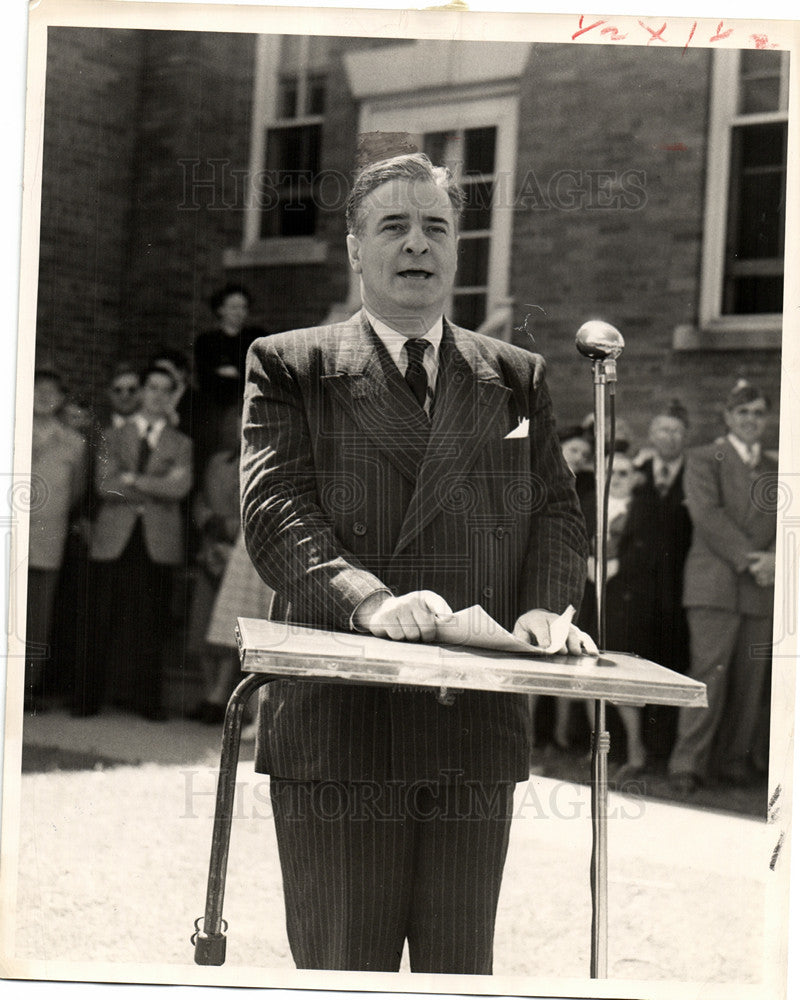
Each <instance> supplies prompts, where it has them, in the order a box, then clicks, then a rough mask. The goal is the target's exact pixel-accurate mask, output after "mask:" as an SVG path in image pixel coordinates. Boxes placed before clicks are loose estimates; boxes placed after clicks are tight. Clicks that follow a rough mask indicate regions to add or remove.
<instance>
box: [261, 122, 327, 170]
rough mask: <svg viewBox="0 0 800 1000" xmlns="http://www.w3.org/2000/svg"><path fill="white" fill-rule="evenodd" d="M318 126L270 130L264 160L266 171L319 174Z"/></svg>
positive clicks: (319, 136)
mask: <svg viewBox="0 0 800 1000" xmlns="http://www.w3.org/2000/svg"><path fill="white" fill-rule="evenodd" d="M321 137H322V128H321V126H320V125H290V126H286V127H283V128H272V129H270V130H269V132H268V134H267V152H266V156H265V158H264V163H265V164H266V168H267V170H272V171H291V172H293V173H296V172H309V173H311V174H317V173H319V150H320V140H321Z"/></svg>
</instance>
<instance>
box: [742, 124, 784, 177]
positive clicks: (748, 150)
mask: <svg viewBox="0 0 800 1000" xmlns="http://www.w3.org/2000/svg"><path fill="white" fill-rule="evenodd" d="M733 161H734V164H735V165H736V166H738V167H741V169H744V170H747V169H750V168H751V167H769V166H782V165H783V164H784V163H785V162H786V125H785V124H784V123H783V122H780V123H778V124H775V125H740V126H739V127H738V128H735V129H734V130H733Z"/></svg>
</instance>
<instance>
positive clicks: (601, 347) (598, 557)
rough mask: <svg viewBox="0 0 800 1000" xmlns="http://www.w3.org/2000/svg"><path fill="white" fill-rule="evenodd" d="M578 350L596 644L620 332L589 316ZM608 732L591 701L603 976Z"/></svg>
mask: <svg viewBox="0 0 800 1000" xmlns="http://www.w3.org/2000/svg"><path fill="white" fill-rule="evenodd" d="M575 346H576V347H577V349H578V352H579V353H580V354H582V355H583V356H584V357H587V358H589V359H591V361H592V374H593V384H594V440H595V454H594V475H595V507H596V515H595V573H594V578H595V584H594V588H595V597H596V609H597V640H598V641H597V644H598V646H599V647H600V650H601V651H603V650H604V649H605V645H606V619H605V597H606V595H605V589H606V563H607V559H608V556H607V539H606V524H607V521H608V483H607V477H606V454H605V452H606V390H608V395H609V396H610V397H611V402H612V410H611V413H612V419H611V435H612V436H611V445H612V452H611V458H612V460H613V441H614V436H613V435H614V419H613V413H614V410H613V397H614V393H615V388H616V381H617V360H616V359H617V358H618V357H619V355H620V354H621V353H622V348H623V347H624V346H625V343H624V341H623V339H622V335H621V334H620V332H619V331H618V330H617V329H615V327H613V326H611V325H610V324H608V323H603V322H602V321H600V320H590V321H589V322H588V323H584V324H583V326H582V327H581V328H580V330H578V333H577V335H576V338H575ZM610 749H611V737H610V736H609V734H608V732H607V730H606V703H605V700H604V699H602V698H600V699H597V700H596V701H595V703H594V732H593V733H592V864H591V886H592V951H591V960H590V974H591V977H592V979H605V978H606V976H607V965H608V752H609V750H610Z"/></svg>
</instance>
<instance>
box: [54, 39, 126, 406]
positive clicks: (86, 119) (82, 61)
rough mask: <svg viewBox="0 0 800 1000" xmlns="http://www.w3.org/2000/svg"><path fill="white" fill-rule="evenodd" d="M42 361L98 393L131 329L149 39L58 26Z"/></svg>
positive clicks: (84, 388) (73, 382) (81, 387)
mask: <svg viewBox="0 0 800 1000" xmlns="http://www.w3.org/2000/svg"><path fill="white" fill-rule="evenodd" d="M47 56H48V58H47V78H46V113H45V133H44V147H43V171H42V216H41V230H40V235H41V247H40V268H39V294H38V311H37V342H36V363H37V365H39V366H40V367H52V368H56V369H57V370H58V371H60V372H62V373H63V375H64V376H65V377H66V378H67V379H68V381H69V382H70V384H71V385H73V386H74V387H75V388H76V389H79V390H80V391H81V392H83V393H86V394H88V395H91V393H92V391H93V386H94V382H95V381H96V378H97V377H98V374H99V376H100V377H103V375H104V373H105V372H106V371H107V370H108V368H109V367H110V365H111V364H113V360H114V359H115V358H116V357H117V355H118V353H119V351H120V349H121V343H122V338H123V325H124V320H123V314H122V294H123V291H122V281H123V274H124V271H125V267H126V263H127V250H128V239H127V236H128V232H129V230H130V207H131V190H132V184H133V169H134V160H133V153H134V146H135V136H136V129H135V122H136V118H137V115H138V77H139V72H140V67H141V59H142V39H141V35H140V33H138V32H134V31H117V30H113V31H109V30H106V31H98V30H92V29H79V28H50V29H49V33H48V49H47Z"/></svg>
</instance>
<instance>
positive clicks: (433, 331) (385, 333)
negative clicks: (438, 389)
mask: <svg viewBox="0 0 800 1000" xmlns="http://www.w3.org/2000/svg"><path fill="white" fill-rule="evenodd" d="M364 313H365V315H366V317H367V319H368V320H369V322H370V324H371V326H372V329H373V330H374V331H375V333H376V334H377V335H378V336H379V337H380V339H381V342H382V343H383V346H384V347H385V348H386V350H387V351H388V352H389V354H390V355H391V358H392V361H394V363H395V364H396V365H397V367H398V368H400V370H401V371H402V370H403V369H404V368H405V366H406V359H405V357H404V355H403V347H404V346H405V343H406V341H407V340H409V339H410V338H408V337H407V336H406V335H405V334H404V333H399V332H398V331H397V330H393V329H392V328H391V327H390V326H387V325H386V323H384V322H383V321H382V320H379V319H377V318H376V317H375V316H373V315H372V313H370V312H369V311H368V310H367V309H365V310H364ZM443 329H444V324H443V321H442V317H441V316H440V317H439V318H438V319H437V320H436V322H435V323H434V324H433V326H432V327H431V328H430V330H428V332H427V333H426V334H425V340H427V341H428V343H430V344H432V345H433V356H434V358H436V357H438V355H439V345H440V344H441V342H442V332H443Z"/></svg>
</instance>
